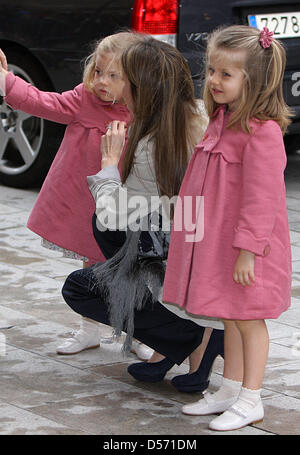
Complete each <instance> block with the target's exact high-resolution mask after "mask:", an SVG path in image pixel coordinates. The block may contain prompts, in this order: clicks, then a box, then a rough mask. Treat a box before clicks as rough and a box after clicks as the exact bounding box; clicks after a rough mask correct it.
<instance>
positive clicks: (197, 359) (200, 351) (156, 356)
mask: <svg viewBox="0 0 300 455" xmlns="http://www.w3.org/2000/svg"><path fill="white" fill-rule="evenodd" d="M212 331H213V329H212V328H210V327H206V328H205V330H204V334H203V338H202V343H201V344H199V346H198V347H197V348H196V349H195V350H194V351H193V352H192V353H191V354H190V356H189V364H190V371H189V373H190V374H191V373H194V372H195V371H197V370H198V368H199V366H200V363H201V360H202V358H203V355H204V352H205V350H206V348H207V345H208V342H209V338H210V336H211V333H212ZM164 358H165V357H164V356H163V355H162V354H160V353H159V352H156V351H154V353H153V354H152V357H151V358H150V359H149V360H148V362H151V363H152V362H153V363H154V362H160V361H161V360H163V359H164Z"/></svg>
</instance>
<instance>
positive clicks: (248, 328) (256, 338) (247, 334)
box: [236, 319, 269, 390]
mask: <svg viewBox="0 0 300 455" xmlns="http://www.w3.org/2000/svg"><path fill="white" fill-rule="evenodd" d="M236 325H237V327H238V329H239V331H240V334H241V337H242V340H243V346H244V349H243V352H244V377H243V387H246V388H248V389H252V390H257V389H260V388H261V386H262V382H263V377H264V374H265V367H266V363H267V359H268V353H269V334H268V329H267V326H266V323H265V321H264V320H263V319H261V320H253V321H236Z"/></svg>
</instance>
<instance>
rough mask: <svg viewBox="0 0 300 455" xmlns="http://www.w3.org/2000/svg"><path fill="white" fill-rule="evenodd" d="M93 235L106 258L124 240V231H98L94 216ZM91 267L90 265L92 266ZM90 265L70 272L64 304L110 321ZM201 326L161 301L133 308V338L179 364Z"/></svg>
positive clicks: (192, 346)
mask: <svg viewBox="0 0 300 455" xmlns="http://www.w3.org/2000/svg"><path fill="white" fill-rule="evenodd" d="M93 230H94V235H95V238H96V240H97V242H98V244H99V246H100V248H101V250H102V251H103V254H104V255H105V256H106V258H109V257H111V256H112V255H113V254H115V253H116V251H117V250H118V248H120V246H121V245H122V244H123V242H124V240H125V234H124V232H109V233H108V232H107V231H106V232H104V233H102V232H100V231H98V230H97V227H96V222H95V216H94V217H93ZM92 267H93V266H92ZM92 267H88V268H86V269H80V270H77V271H75V272H73V273H71V274H70V275H69V276H68V278H67V279H66V282H65V284H64V286H63V289H62V294H63V297H64V299H65V301H66V302H67V304H68V305H69V306H70V307H71V308H72V310H74V311H75V312H76V313H79V314H81V315H82V316H84V317H88V318H90V319H93V320H95V321H98V322H101V323H102V324H106V325H110V321H109V316H108V306H107V302H105V299H104V297H103V296H102V295H101V294H100V292H99V291H98V290H97V289H95V288H94V289H93V288H91V281H90V280H91V272H92V270H91V269H92ZM203 333H204V327H201V326H199V325H198V324H196V323H195V322H193V321H191V320H187V319H183V318H180V317H179V316H177V315H175V314H174V313H172V312H171V311H169V310H168V309H166V308H165V307H164V306H163V305H162V304H161V303H160V302H158V301H155V302H153V301H152V296H151V295H150V292H149V299H148V300H147V302H146V304H145V306H144V308H143V309H142V310H140V311H135V316H134V334H133V336H134V338H136V339H137V340H139V341H141V342H142V343H144V344H146V345H147V346H150V347H151V348H153V349H154V350H155V351H157V352H160V353H161V354H163V355H165V356H166V357H168V358H169V359H170V360H172V361H173V362H175V363H177V364H178V365H180V364H181V363H182V362H183V360H184V359H185V358H186V357H188V356H189V355H190V354H191V353H192V352H193V351H194V350H195V349H196V348H197V347H198V346H199V344H200V343H201V342H202V337H203Z"/></svg>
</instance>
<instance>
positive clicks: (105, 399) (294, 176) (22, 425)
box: [0, 155, 300, 439]
mask: <svg viewBox="0 0 300 455" xmlns="http://www.w3.org/2000/svg"><path fill="white" fill-rule="evenodd" d="M286 182H287V196H288V197H287V201H288V208H289V219H290V228H291V240H292V249H293V251H292V253H293V298H292V306H291V308H290V309H289V310H288V311H287V312H285V313H284V314H283V315H282V316H281V317H280V318H279V319H278V320H272V321H268V322H267V324H268V328H269V333H270V339H271V343H270V356H269V361H268V366H267V370H266V375H265V380H264V387H263V392H262V396H263V401H264V406H265V418H264V421H263V422H262V423H260V424H256V425H252V426H248V427H246V428H243V429H241V430H239V431H236V432H229V433H226V434H239V435H273V434H280V435H296V434H300V305H299V304H300V155H294V156H291V157H290V158H289V165H288V168H287V173H286ZM36 197H37V190H36V191H33V190H27V191H25V190H17V189H13V188H6V187H3V186H0V326H1V327H9V326H12V327H11V328H2V329H1V330H0V371H1V375H0V435H156V436H159V435H161V437H163V438H164V439H166V438H167V437H168V435H191V436H196V435H212V434H216V433H215V432H213V431H210V430H208V422H209V421H210V419H211V417H209V416H204V417H201V416H199V417H190V416H184V415H182V414H181V412H180V409H181V406H182V405H183V404H185V403H188V402H192V401H195V400H196V399H199V398H200V397H201V394H192V395H190V394H184V393H178V392H177V391H176V390H175V389H174V388H173V387H172V385H171V384H170V382H169V380H170V378H172V376H174V375H176V374H178V373H182V372H186V371H187V370H188V366H187V364H183V365H182V366H180V367H177V366H176V367H174V368H173V369H172V370H171V371H170V372H169V373H168V375H167V378H166V380H164V381H163V382H162V383H158V384H152V385H149V384H148V385H147V384H142V383H139V382H136V381H135V380H134V379H133V378H132V377H131V376H129V375H128V374H127V365H128V364H129V363H130V362H133V361H136V358H135V357H134V356H133V355H131V356H130V357H125V358H124V357H123V356H122V354H121V352H120V346H121V345H120V344H118V343H113V344H108V343H102V346H101V349H95V350H91V351H86V352H83V353H80V354H77V355H73V356H58V355H56V353H55V349H56V346H57V344H58V343H60V342H62V341H63V338H64V337H66V336H68V335H69V334H70V332H71V331H72V329H74V328H78V326H79V317H78V315H76V314H75V313H73V312H72V311H71V310H70V309H69V308H68V307H67V305H66V304H65V303H64V301H63V299H62V297H61V294H60V289H61V286H62V284H63V282H64V280H65V277H66V276H67V275H68V274H69V273H70V272H71V271H73V270H74V269H77V268H79V264H78V262H75V261H73V260H67V259H63V258H61V257H60V255H59V254H58V253H56V252H52V251H48V250H46V249H44V248H42V247H41V245H40V239H39V237H38V236H36V235H35V234H33V233H32V232H30V231H29V230H28V229H26V227H25V224H26V220H27V218H28V214H29V212H30V210H31V208H32V206H33V204H34V202H35V200H36ZM109 335H110V331H109V329H108V328H107V327H105V326H103V336H109ZM222 367H223V360H222V359H221V358H220V359H217V360H216V362H215V365H214V368H213V373H212V376H211V384H210V388H211V390H216V389H217V388H218V386H219V385H220V382H221V374H222Z"/></svg>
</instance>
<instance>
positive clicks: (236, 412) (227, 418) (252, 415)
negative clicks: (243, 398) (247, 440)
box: [209, 400, 264, 431]
mask: <svg viewBox="0 0 300 455" xmlns="http://www.w3.org/2000/svg"><path fill="white" fill-rule="evenodd" d="M263 418H264V408H263V405H262V401H261V400H259V402H258V403H257V404H256V405H255V406H254V407H253V408H252V409H245V407H244V406H243V405H242V403H240V400H238V401H237V402H236V403H235V404H234V405H233V406H231V407H230V408H229V409H228V410H227V411H225V412H224V413H223V414H222V415H220V416H219V417H216V418H215V419H214V420H212V421H211V422H210V424H209V428H210V429H211V430H216V431H230V430H238V429H239V428H243V427H245V426H247V425H250V424H253V423H260V422H262V421H263Z"/></svg>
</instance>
